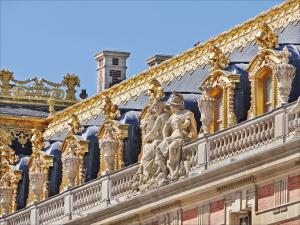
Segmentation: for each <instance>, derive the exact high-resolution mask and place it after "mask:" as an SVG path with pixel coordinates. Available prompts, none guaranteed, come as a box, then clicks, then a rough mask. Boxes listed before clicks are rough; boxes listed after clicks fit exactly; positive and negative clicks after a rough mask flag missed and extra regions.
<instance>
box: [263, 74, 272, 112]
mask: <svg viewBox="0 0 300 225" xmlns="http://www.w3.org/2000/svg"><path fill="white" fill-rule="evenodd" d="M264 89H265V90H264V104H265V112H270V111H271V110H272V77H271V76H267V77H266V78H265V80H264Z"/></svg>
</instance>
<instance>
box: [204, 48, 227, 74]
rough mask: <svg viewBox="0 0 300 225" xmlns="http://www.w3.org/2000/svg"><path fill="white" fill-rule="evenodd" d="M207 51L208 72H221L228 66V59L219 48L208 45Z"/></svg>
mask: <svg viewBox="0 0 300 225" xmlns="http://www.w3.org/2000/svg"><path fill="white" fill-rule="evenodd" d="M208 51H209V55H208V64H209V65H210V71H214V70H222V69H224V68H226V67H227V66H228V64H229V60H228V57H226V56H225V55H224V53H223V52H222V51H221V49H220V48H218V47H216V46H215V45H209V47H208Z"/></svg>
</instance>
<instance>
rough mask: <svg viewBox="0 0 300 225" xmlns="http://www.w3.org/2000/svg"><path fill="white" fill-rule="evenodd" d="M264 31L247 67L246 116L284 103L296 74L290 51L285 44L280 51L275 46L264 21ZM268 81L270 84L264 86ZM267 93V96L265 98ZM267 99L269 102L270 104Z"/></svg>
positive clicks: (263, 111)
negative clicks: (247, 99) (248, 81)
mask: <svg viewBox="0 0 300 225" xmlns="http://www.w3.org/2000/svg"><path fill="white" fill-rule="evenodd" d="M263 31H264V32H263V33H262V34H261V35H260V36H261V38H260V39H257V41H258V44H259V45H260V46H261V49H260V50H259V52H258V54H257V55H256V56H255V57H254V58H253V59H252V60H251V61H250V63H249V66H248V67H247V68H246V70H247V71H248V72H249V80H250V83H251V107H250V109H249V111H248V118H253V117H255V116H257V115H260V114H263V113H265V112H267V111H270V110H272V109H274V108H276V107H278V106H280V105H282V104H286V103H287V101H288V97H289V94H290V91H291V84H292V81H293V79H294V76H295V67H294V66H293V65H291V64H289V63H288V62H289V57H290V55H291V54H290V52H289V50H288V48H287V47H284V48H283V50H282V51H277V50H274V48H275V46H276V45H277V39H276V38H275V34H273V32H272V31H271V30H270V28H268V26H267V25H263ZM263 37H264V38H263ZM275 39H276V40H275ZM263 41H264V42H263ZM262 43H265V44H262ZM268 82H269V83H270V84H268ZM267 85H270V86H271V87H266V86H267ZM268 91H270V94H269V93H267V92H268ZM269 95H270V100H269V99H267V98H268V96H269ZM267 102H270V105H268V104H267Z"/></svg>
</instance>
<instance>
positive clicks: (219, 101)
mask: <svg viewBox="0 0 300 225" xmlns="http://www.w3.org/2000/svg"><path fill="white" fill-rule="evenodd" d="M222 117H223V93H222V92H221V93H219V94H218V96H216V109H215V127H214V131H215V132H217V131H219V130H221V129H222V128H223V124H222Z"/></svg>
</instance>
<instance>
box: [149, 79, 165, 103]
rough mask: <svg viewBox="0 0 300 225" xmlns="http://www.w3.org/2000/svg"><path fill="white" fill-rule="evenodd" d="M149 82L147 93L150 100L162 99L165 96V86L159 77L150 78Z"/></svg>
mask: <svg viewBox="0 0 300 225" xmlns="http://www.w3.org/2000/svg"><path fill="white" fill-rule="evenodd" d="M147 84H148V91H147V95H148V96H149V98H150V101H154V100H158V99H162V98H163V97H164V92H163V88H162V86H161V84H160V83H159V81H158V80H157V79H151V80H148V81H147Z"/></svg>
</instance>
